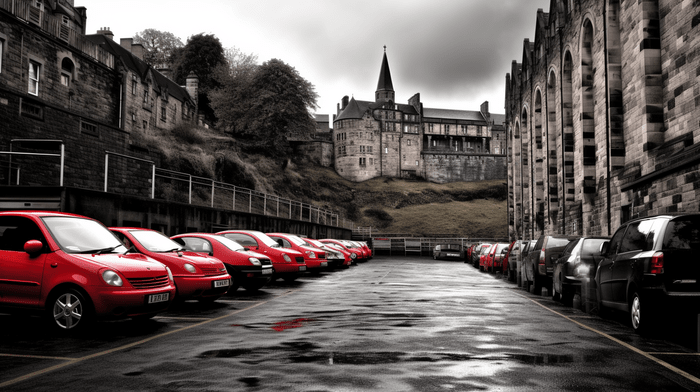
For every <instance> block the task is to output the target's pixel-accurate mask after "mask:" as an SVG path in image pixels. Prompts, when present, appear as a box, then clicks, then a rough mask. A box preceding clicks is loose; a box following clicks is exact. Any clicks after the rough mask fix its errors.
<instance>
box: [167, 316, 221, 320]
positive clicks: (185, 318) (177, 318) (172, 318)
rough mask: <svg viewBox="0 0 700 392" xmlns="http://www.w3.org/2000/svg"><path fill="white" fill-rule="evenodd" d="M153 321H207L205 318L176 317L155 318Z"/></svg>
mask: <svg viewBox="0 0 700 392" xmlns="http://www.w3.org/2000/svg"><path fill="white" fill-rule="evenodd" d="M153 318H154V319H170V320H185V321H188V320H191V321H203V320H209V319H208V318H207V317H178V316H156V317H153Z"/></svg>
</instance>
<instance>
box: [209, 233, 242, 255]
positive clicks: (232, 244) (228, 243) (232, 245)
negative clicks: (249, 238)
mask: <svg viewBox="0 0 700 392" xmlns="http://www.w3.org/2000/svg"><path fill="white" fill-rule="evenodd" d="M216 240H217V241H219V243H220V244H221V245H223V246H225V247H227V248H229V249H231V250H232V251H234V252H244V251H245V248H243V245H241V244H239V243H238V242H236V241H234V240H232V239H229V238H226V237H223V236H220V237H218V238H217V239H216Z"/></svg>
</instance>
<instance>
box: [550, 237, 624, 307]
mask: <svg viewBox="0 0 700 392" xmlns="http://www.w3.org/2000/svg"><path fill="white" fill-rule="evenodd" d="M609 240H610V238H609V237H582V238H579V239H576V240H573V241H571V242H569V244H568V245H566V247H565V248H564V251H563V253H562V255H561V257H559V258H558V259H557V261H556V262H554V273H553V275H552V280H553V283H552V298H553V299H555V300H561V302H563V303H565V304H567V305H571V304H572V302H573V299H574V295H576V294H579V295H581V294H582V292H581V290H582V286H583V285H584V284H585V285H586V287H589V286H590V285H591V284H592V283H593V279H594V277H595V271H596V268H597V267H598V263H599V262H600V260H601V259H602V256H601V248H602V245H603V244H604V243H605V242H606V241H609ZM591 287H592V286H591Z"/></svg>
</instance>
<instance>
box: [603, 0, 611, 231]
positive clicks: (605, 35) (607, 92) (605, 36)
mask: <svg viewBox="0 0 700 392" xmlns="http://www.w3.org/2000/svg"><path fill="white" fill-rule="evenodd" d="M607 14H608V6H607V4H606V5H604V6H603V47H604V50H605V73H604V75H605V129H606V131H607V132H606V138H605V144H606V148H605V152H606V153H607V155H608V156H607V166H608V167H607V169H608V172H607V173H606V174H607V175H606V176H605V177H606V185H605V186H606V188H607V200H606V207H607V215H608V217H607V224H608V236H610V235H611V233H610V230H611V227H610V226H611V223H612V219H611V217H610V214H611V213H612V209H611V208H610V202H611V201H612V195H611V192H610V176H611V174H612V164H611V163H610V159H612V153H611V150H610V137H611V134H610V87H609V85H608V83H609V80H608V77H609V75H608V74H609V72H610V69H609V64H608V17H607Z"/></svg>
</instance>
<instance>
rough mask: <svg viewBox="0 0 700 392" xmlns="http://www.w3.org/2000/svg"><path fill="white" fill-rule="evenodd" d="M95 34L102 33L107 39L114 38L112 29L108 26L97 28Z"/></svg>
mask: <svg viewBox="0 0 700 392" xmlns="http://www.w3.org/2000/svg"><path fill="white" fill-rule="evenodd" d="M97 34H101V35H104V36H105V37H107V38H109V39H114V33H112V30H110V29H109V27H102V28H100V29H99V30H97Z"/></svg>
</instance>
